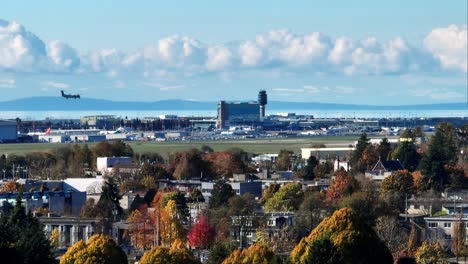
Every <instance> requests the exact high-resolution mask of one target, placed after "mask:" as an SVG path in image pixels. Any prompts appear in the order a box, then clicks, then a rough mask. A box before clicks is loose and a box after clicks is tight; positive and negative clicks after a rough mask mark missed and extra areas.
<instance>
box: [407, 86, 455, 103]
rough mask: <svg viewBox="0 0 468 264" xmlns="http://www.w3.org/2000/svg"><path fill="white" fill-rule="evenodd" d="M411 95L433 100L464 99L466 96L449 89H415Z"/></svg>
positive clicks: (411, 91)
mask: <svg viewBox="0 0 468 264" xmlns="http://www.w3.org/2000/svg"><path fill="white" fill-rule="evenodd" d="M410 95H412V96H414V97H429V98H431V99H433V100H439V101H444V100H453V99H458V100H460V99H463V98H464V95H463V94H462V93H460V92H456V91H453V90H450V89H447V88H430V89H413V90H410Z"/></svg>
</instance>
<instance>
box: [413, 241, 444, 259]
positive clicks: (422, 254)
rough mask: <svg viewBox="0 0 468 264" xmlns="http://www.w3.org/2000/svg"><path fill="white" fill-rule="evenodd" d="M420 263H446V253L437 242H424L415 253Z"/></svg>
mask: <svg viewBox="0 0 468 264" xmlns="http://www.w3.org/2000/svg"><path fill="white" fill-rule="evenodd" d="M415 257H416V261H417V262H418V263H419V264H433V263H445V253H444V249H443V248H442V246H441V245H440V244H439V243H437V242H423V243H422V245H421V246H420V247H419V248H418V250H417V251H416V254H415Z"/></svg>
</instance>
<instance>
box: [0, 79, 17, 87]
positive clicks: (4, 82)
mask: <svg viewBox="0 0 468 264" xmlns="http://www.w3.org/2000/svg"><path fill="white" fill-rule="evenodd" d="M15 87H16V80H15V79H0V88H15Z"/></svg>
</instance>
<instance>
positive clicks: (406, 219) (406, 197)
mask: <svg viewBox="0 0 468 264" xmlns="http://www.w3.org/2000/svg"><path fill="white" fill-rule="evenodd" d="M406 221H408V193H405V222H406Z"/></svg>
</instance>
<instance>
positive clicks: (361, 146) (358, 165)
mask: <svg viewBox="0 0 468 264" xmlns="http://www.w3.org/2000/svg"><path fill="white" fill-rule="evenodd" d="M369 145H370V143H369V139H368V138H367V134H366V133H362V134H361V137H360V138H359V140H358V142H357V144H356V149H355V150H354V151H353V153H352V155H351V160H350V163H351V168H352V170H353V172H364V171H365V169H366V166H365V164H364V163H363V162H362V160H361V158H362V153H363V152H364V150H365V149H366V148H367V146H369Z"/></svg>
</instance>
